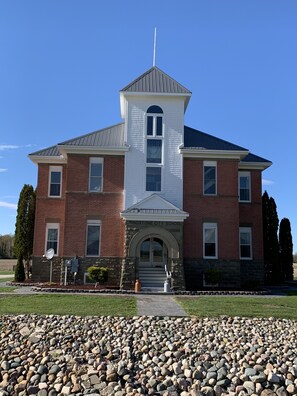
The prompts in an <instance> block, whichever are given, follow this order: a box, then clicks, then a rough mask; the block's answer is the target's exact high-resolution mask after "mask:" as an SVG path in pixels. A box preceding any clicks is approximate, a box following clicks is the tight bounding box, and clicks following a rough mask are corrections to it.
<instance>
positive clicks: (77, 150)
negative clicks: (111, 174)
mask: <svg viewBox="0 0 297 396" xmlns="http://www.w3.org/2000/svg"><path fill="white" fill-rule="evenodd" d="M57 147H58V149H59V151H60V152H61V154H63V155H64V156H65V157H67V155H68V154H91V155H94V154H100V155H125V152H127V151H129V148H130V147H129V146H125V147H123V146H121V147H102V146H101V147H100V146H95V147H92V146H72V145H58V146H57Z"/></svg>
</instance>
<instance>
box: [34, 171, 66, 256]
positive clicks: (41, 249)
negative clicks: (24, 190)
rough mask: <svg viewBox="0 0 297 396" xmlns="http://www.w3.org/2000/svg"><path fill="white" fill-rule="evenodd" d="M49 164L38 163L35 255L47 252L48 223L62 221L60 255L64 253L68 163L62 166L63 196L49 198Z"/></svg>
mask: <svg viewBox="0 0 297 396" xmlns="http://www.w3.org/2000/svg"><path fill="white" fill-rule="evenodd" d="M50 165H55V166H59V165H60V164H50ZM50 165H49V164H39V165H38V180H37V191H36V192H37V194H36V212H35V229H34V248H33V255H34V256H42V255H43V254H44V253H45V249H46V247H45V232H46V223H60V241H59V255H63V236H64V213H65V186H66V176H67V175H66V165H63V166H62V194H61V198H49V197H48V188H49V184H48V183H49V168H50Z"/></svg>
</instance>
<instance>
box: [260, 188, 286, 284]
mask: <svg viewBox="0 0 297 396" xmlns="http://www.w3.org/2000/svg"><path fill="white" fill-rule="evenodd" d="M262 210H263V245H264V265H265V278H266V282H267V283H278V282H279V281H281V280H282V273H281V269H280V261H279V243H278V224H279V221H278V215H277V208H276V204H275V201H274V199H273V198H271V197H270V198H269V195H268V194H267V192H266V191H265V192H264V194H263V196H262Z"/></svg>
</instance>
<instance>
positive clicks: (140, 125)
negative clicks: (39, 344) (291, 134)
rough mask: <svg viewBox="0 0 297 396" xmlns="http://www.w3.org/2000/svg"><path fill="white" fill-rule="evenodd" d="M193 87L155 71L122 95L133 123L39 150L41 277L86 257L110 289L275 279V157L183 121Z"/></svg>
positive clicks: (37, 266) (83, 265) (37, 263)
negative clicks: (267, 186) (268, 184)
mask: <svg viewBox="0 0 297 396" xmlns="http://www.w3.org/2000/svg"><path fill="white" fill-rule="evenodd" d="M190 97H191V92H190V91H189V90H188V89H186V88H185V87H183V86H182V85H181V84H179V83H178V82H176V81H175V80H174V79H172V78H171V77H170V76H168V75H167V74H165V73H164V72H163V71H161V70H160V69H159V68H157V67H153V68H151V69H150V70H148V71H147V72H145V73H144V74H142V75H141V76H140V77H138V78H137V79H136V80H134V81H133V82H132V83H131V84H129V85H128V86H126V87H125V88H124V89H122V90H121V91H120V104H121V116H122V119H123V122H122V123H120V124H117V125H114V126H111V127H109V128H105V129H101V130H98V131H95V132H93V133H89V134H87V135H83V136H79V137H77V138H74V139H71V140H68V141H65V142H62V143H59V144H57V145H55V146H52V147H49V148H46V149H44V150H40V151H37V152H35V153H32V154H30V156H29V157H30V159H31V160H32V161H33V162H34V163H36V164H37V165H38V184H37V203H36V224H35V237H34V252H33V279H34V280H41V281H48V280H49V277H50V274H49V271H50V269H49V262H48V261H47V260H45V259H44V257H43V255H44V253H45V251H46V250H47V249H49V248H53V249H54V251H55V256H54V258H53V262H52V272H51V277H52V280H55V281H59V280H60V279H63V276H64V271H65V267H64V263H65V260H66V259H70V258H73V257H75V256H77V257H78V260H79V269H78V273H77V281H78V282H85V281H86V270H87V267H88V266H90V265H93V264H95V265H100V266H105V267H108V268H109V282H108V283H109V284H113V285H116V286H119V287H121V288H133V285H134V282H135V279H136V278H139V279H140V282H141V284H142V286H143V287H148V288H162V287H163V283H164V281H165V279H166V277H167V276H168V274H170V275H171V287H172V288H173V289H187V290H197V289H201V288H203V287H204V286H207V285H206V283H205V281H207V279H205V274H207V273H209V270H211V269H217V270H218V273H219V275H220V276H219V281H218V287H222V288H243V287H250V286H252V285H253V286H254V285H255V284H261V283H263V280H264V269H263V241H262V206H261V196H262V192H261V178H262V176H261V174H262V171H263V170H265V169H266V168H267V167H269V166H270V165H271V162H269V161H267V160H265V159H263V158H261V157H258V156H256V155H254V154H252V153H250V152H249V150H247V149H245V148H243V147H240V146H237V145H235V144H232V143H229V142H227V141H225V140H222V139H219V138H217V137H214V136H211V135H209V134H206V133H204V132H201V131H198V130H195V129H192V128H190V127H187V126H185V125H184V113H185V111H186V109H187V106H188V103H189V100H190Z"/></svg>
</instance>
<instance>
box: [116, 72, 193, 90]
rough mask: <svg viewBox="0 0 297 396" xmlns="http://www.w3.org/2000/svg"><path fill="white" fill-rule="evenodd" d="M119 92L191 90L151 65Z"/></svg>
mask: <svg viewBox="0 0 297 396" xmlns="http://www.w3.org/2000/svg"><path fill="white" fill-rule="evenodd" d="M120 92H146V93H162V94H186V95H190V94H191V91H189V90H188V89H187V88H185V87H184V86H183V85H181V84H179V83H178V82H177V81H176V80H174V79H173V78H172V77H170V76H169V75H168V74H166V73H164V72H163V71H162V70H161V69H159V68H158V67H156V66H153V67H152V68H151V69H149V70H148V71H146V72H145V73H143V74H142V75H141V76H139V77H138V78H136V79H135V80H134V81H132V82H131V83H130V84H128V85H127V86H126V87H124V88H123V89H121V91H120Z"/></svg>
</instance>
